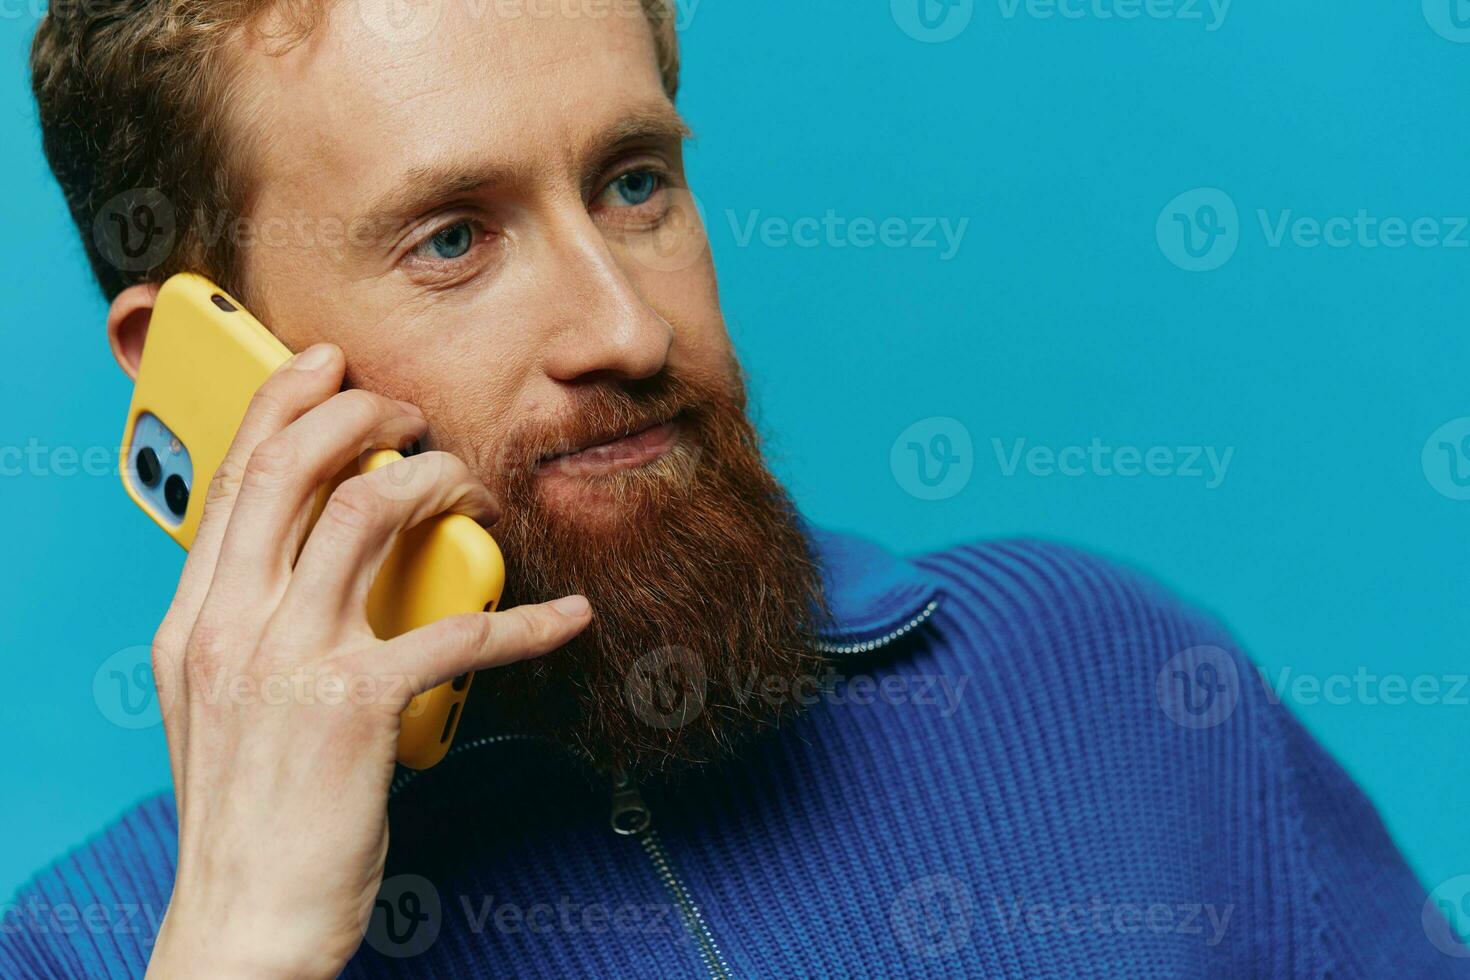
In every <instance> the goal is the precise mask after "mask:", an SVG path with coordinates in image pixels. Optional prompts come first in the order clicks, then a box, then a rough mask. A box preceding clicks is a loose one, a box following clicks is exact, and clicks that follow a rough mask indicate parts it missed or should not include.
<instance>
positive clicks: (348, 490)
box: [322, 476, 388, 531]
mask: <svg viewBox="0 0 1470 980" xmlns="http://www.w3.org/2000/svg"><path fill="white" fill-rule="evenodd" d="M387 517H388V504H387V501H386V500H385V499H384V498H383V495H382V494H381V493H379V492H378V491H377V489H376V488H375V487H374V486H373V482H372V481H371V480H369V479H367V478H366V477H363V476H354V477H352V478H351V479H350V480H345V481H343V483H342V485H341V486H339V487H338V488H337V489H336V490H334V491H333V492H332V496H331V498H330V499H328V501H327V506H326V510H325V511H324V512H323V514H322V519H323V520H330V521H332V522H333V523H335V524H337V525H339V526H341V527H344V528H348V529H350V530H359V531H360V530H366V529H368V528H373V527H377V526H378V525H380V524H382V523H383V522H384V521H385V520H386V519H387Z"/></svg>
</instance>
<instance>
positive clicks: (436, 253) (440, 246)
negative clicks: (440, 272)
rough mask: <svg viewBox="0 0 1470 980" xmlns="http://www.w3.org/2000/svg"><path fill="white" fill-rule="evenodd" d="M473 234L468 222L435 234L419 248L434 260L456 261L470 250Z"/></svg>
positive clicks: (473, 238)
mask: <svg viewBox="0 0 1470 980" xmlns="http://www.w3.org/2000/svg"><path fill="white" fill-rule="evenodd" d="M474 240H475V234H474V231H473V230H472V229H471V228H470V224H469V222H468V221H461V222H459V223H458V224H453V225H450V226H449V227H448V228H445V229H444V230H443V231H440V232H438V233H436V234H435V235H434V236H433V237H432V238H430V239H429V240H428V241H427V242H425V243H424V244H423V245H420V246H419V248H420V249H421V250H424V251H426V252H428V253H429V254H430V255H432V256H433V257H434V258H436V259H457V258H459V257H460V256H462V255H464V254H465V253H466V252H468V251H469V250H470V245H472V244H474Z"/></svg>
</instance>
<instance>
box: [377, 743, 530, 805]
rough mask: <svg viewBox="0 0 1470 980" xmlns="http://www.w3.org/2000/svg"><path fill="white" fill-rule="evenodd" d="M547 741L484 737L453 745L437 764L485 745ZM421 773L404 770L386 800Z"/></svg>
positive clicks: (390, 788) (418, 770)
mask: <svg viewBox="0 0 1470 980" xmlns="http://www.w3.org/2000/svg"><path fill="white" fill-rule="evenodd" d="M549 741H550V740H549V739H546V738H544V737H542V736H540V735H526V734H523V733H519V732H512V733H509V734H504V735H485V736H483V737H481V738H475V739H471V740H470V741H468V742H461V743H459V744H458V745H455V746H454V747H453V748H451V749H450V750H449V751H448V752H446V753H444V758H443V759H440V760H439V762H440V763H441V764H442V763H444V762H446V761H448V760H449V759H452V758H453V757H454V756H457V755H463V754H464V753H466V752H472V751H474V750H475V749H483V748H485V747H486V746H487V745H498V744H500V743H503V742H549ZM422 772H424V770H422V769H405V770H404V771H403V773H402V774H401V775H400V776H399V777H398V778H397V779H395V780H394V781H393V784H392V785H391V786H389V787H388V799H390V800H391V799H392V798H393V797H395V796H397V795H398V793H399V792H400V791H402V790H403V788H404V787H405V786H407V785H408V784H409V783H411V782H413V781H414V780H415V779H417V778H419V774H420V773H422Z"/></svg>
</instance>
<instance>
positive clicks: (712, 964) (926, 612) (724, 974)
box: [388, 599, 939, 980]
mask: <svg viewBox="0 0 1470 980" xmlns="http://www.w3.org/2000/svg"><path fill="white" fill-rule="evenodd" d="M938 608H939V600H938V599H931V600H930V601H929V602H928V603H927V604H926V605H925V606H924V608H923V609H920V610H919V611H918V612H917V613H915V614H914V615H913V616H912V617H910V618H909V620H908V621H907V622H905V623H904V624H903V625H901V626H899V627H898V628H897V629H894V630H890V631H889V632H887V633H885V634H883V635H882V636H878V637H874V638H873V639H871V640H863V641H861V642H857V643H828V642H818V643H817V644H816V648H817V650H818V651H819V652H821V653H827V654H833V655H839V656H840V655H847V654H857V653H871V652H872V651H874V650H878V649H881V648H882V647H885V646H887V645H889V644H890V643H893V642H895V641H897V640H898V639H900V638H901V637H903V636H905V635H907V634H908V633H910V632H912V631H913V630H916V629H918V628H919V627H920V626H922V625H923V624H924V623H925V622H927V621H928V619H929V617H931V616H933V615H934V611H935V610H936V609H938ZM537 741H539V742H547V743H550V742H551V740H550V739H548V738H546V737H544V736H541V735H527V734H523V733H511V734H503V735H486V736H483V737H481V738H476V739H472V740H470V741H468V742H463V743H461V744H459V745H456V746H454V747H453V748H452V749H450V750H449V751H448V752H447V753H445V756H444V759H443V760H440V761H441V764H442V762H444V761H447V760H448V759H449V758H451V757H452V756H456V755H463V754H465V753H467V752H473V751H476V750H478V749H482V748H486V747H487V746H491V745H499V744H504V743H506V742H537ZM419 772H420V771H419V770H416V769H410V770H407V771H406V772H404V773H403V774H402V775H401V776H399V777H398V779H396V780H395V781H394V782H393V785H392V786H391V787H389V790H388V797H389V799H392V798H393V797H394V796H396V795H397V794H398V793H399V792H401V791H402V790H403V789H404V788H405V787H407V786H408V785H409V784H410V783H412V782H413V781H414V780H415V779H417V778H418V776H419ZM608 822H609V824H610V825H611V827H612V830H613V833H615V834H617V835H618V836H620V837H632V838H635V839H636V840H637V841H638V843H639V844H640V845H641V846H642V847H643V852H644V853H645V854H647V855H648V860H649V862H650V863H651V864H652V865H653V870H654V872H655V873H656V874H657V875H658V878H659V880H660V881H662V882H663V885H664V888H665V889H666V890H667V891H668V893H669V895H670V896H671V897H672V898H673V899H674V907H675V908H677V909H678V910H679V918H680V920H682V921H683V923H684V928H685V930H686V931H687V932H688V933H689V935H690V937H691V938H693V940H694V942H695V945H696V946H697V947H698V949H699V958H700V959H701V960H702V961H703V962H704V965H705V969H706V970H707V971H708V973H709V976H710V978H711V980H732V978H733V977H734V974H733V973H732V972H731V971H730V964H729V963H728V962H726V960H725V955H724V954H723V953H722V952H720V946H719V943H717V942H715V937H714V933H713V932H711V931H710V927H709V923H708V922H707V921H706V920H705V918H704V913H703V912H701V911H700V910H699V905H698V904H696V903H695V901H694V898H693V896H692V895H691V894H690V892H689V889H688V887H686V886H685V884H684V881H683V879H682V878H680V877H679V873H678V872H677V871H675V870H674V861H673V858H671V857H670V856H669V852H668V850H667V849H666V848H665V847H664V845H663V841H662V840H660V839H659V836H658V831H657V830H655V829H654V827H653V811H652V810H651V809H649V806H648V804H647V803H646V802H644V800H643V795H642V794H641V793H639V792H638V785H637V783H635V782H634V781H633V778H632V777H631V776H629V775H628V773H627V772H625V771H623V770H618V771H616V772H614V773H613V784H612V809H611V813H610V814H609V818H608Z"/></svg>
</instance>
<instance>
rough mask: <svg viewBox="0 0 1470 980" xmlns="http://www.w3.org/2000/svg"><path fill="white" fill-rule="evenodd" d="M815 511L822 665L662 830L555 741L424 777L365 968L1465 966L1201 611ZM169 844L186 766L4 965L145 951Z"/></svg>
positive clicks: (400, 789) (369, 971)
mask: <svg viewBox="0 0 1470 980" xmlns="http://www.w3.org/2000/svg"><path fill="white" fill-rule="evenodd" d="M812 536H813V540H814V541H815V542H816V545H817V548H818V552H819V557H820V559H821V561H822V564H823V569H824V574H825V577H826V580H827V588H828V595H829V601H830V603H831V605H832V607H833V611H834V613H835V616H836V621H837V623H838V629H839V632H838V634H836V635H834V636H833V637H832V638H831V649H830V651H829V652H830V653H831V659H832V662H833V666H834V670H835V674H836V677H835V678H833V679H831V680H832V683H831V689H830V692H829V693H827V694H825V695H824V696H822V697H820V698H818V699H817V700H816V702H815V703H814V704H812V705H811V707H810V708H809V709H808V710H807V711H806V712H805V713H804V714H802V715H801V716H800V717H798V718H797V719H795V720H793V721H791V722H789V723H788V724H786V725H784V726H783V727H782V728H781V729H780V730H779V731H778V732H776V733H774V734H772V735H771V736H769V737H766V738H763V739H762V740H760V741H758V742H756V743H755V744H753V745H751V746H750V747H748V749H747V750H746V751H744V752H743V753H742V754H741V755H740V756H739V757H738V758H737V759H735V760H733V761H731V762H729V763H727V764H723V765H720V766H718V767H716V768H714V769H711V770H709V771H708V772H705V773H703V774H701V775H699V776H698V777H696V778H693V779H691V780H686V781H683V782H681V783H679V784H678V785H671V786H670V785H656V784H650V785H644V786H642V787H640V788H639V790H640V792H641V797H642V800H643V802H644V804H645V805H646V807H647V809H648V810H649V811H651V813H652V825H651V829H650V830H648V831H645V832H643V833H640V834H634V835H627V836H625V835H620V834H618V833H615V832H614V831H613V830H612V829H611V827H610V814H611V811H612V807H613V794H612V792H611V791H610V789H609V787H608V786H607V785H606V784H604V783H602V782H600V781H599V780H598V779H597V778H595V777H594V776H591V775H589V774H588V773H587V772H586V771H584V769H583V768H582V765H581V763H579V762H578V761H577V760H576V759H574V758H573V757H571V756H569V755H567V754H565V753H563V752H562V751H561V750H559V749H557V748H556V747H554V746H552V745H550V744H548V743H543V742H539V741H534V740H527V739H517V738H513V737H510V738H500V739H495V738H491V739H488V740H480V741H471V742H466V743H464V744H462V745H460V746H458V747H456V749H455V750H454V752H453V753H452V754H451V755H450V757H449V758H447V759H446V760H445V761H444V762H443V763H442V764H440V765H439V766H438V767H437V768H435V769H433V770H430V771H428V772H424V773H421V774H416V775H411V776H410V775H407V774H405V775H403V776H400V778H399V779H398V780H397V782H396V783H395V786H394V791H393V795H392V798H391V800H390V803H389V813H390V827H391V836H392V847H391V850H390V856H389V864H388V873H387V878H386V884H385V889H384V892H383V897H382V900H381V901H380V908H379V910H378V912H377V913H376V914H375V918H374V920H373V924H372V926H371V928H370V930H369V939H368V941H367V942H365V943H364V944H363V947H362V948H361V950H360V951H359V953H358V955H357V956H356V958H355V959H354V960H353V961H352V963H351V964H350V965H349V966H348V969H347V971H346V974H345V975H346V976H349V977H386V976H415V977H512V976H518V977H548V978H562V977H573V976H609V977H622V976H626V977H633V976H639V977H642V976H684V977H689V976H692V977H699V976H709V975H731V976H742V977H758V976H804V977H816V976H854V977H856V976H904V975H909V976H936V977H938V976H956V975H970V976H987V977H1057V978H1073V977H1127V978H1163V977H1168V978H1179V977H1242V978H1256V977H1333V978H1337V980H1345V978H1357V977H1361V978H1372V980H1380V978H1386V977H1391V978H1395V980H1398V978H1409V977H1466V976H1470V958H1459V957H1456V956H1452V955H1451V954H1452V953H1455V952H1470V949H1466V948H1464V947H1462V946H1456V945H1455V942H1456V941H1455V938H1454V934H1453V933H1451V932H1449V931H1448V930H1447V929H1446V928H1445V923H1444V922H1443V920H1440V919H1436V918H1435V917H1434V915H1435V914H1436V913H1434V911H1433V905H1432V903H1431V904H1430V908H1429V912H1428V913H1425V905H1426V901H1425V895H1424V892H1423V890H1422V889H1421V888H1420V886H1419V885H1418V884H1417V883H1416V881H1415V880H1414V878H1413V876H1412V875H1411V874H1410V872H1409V870H1408V869H1407V868H1406V866H1405V864H1404V862H1403V860H1402V858H1401V857H1400V856H1399V854H1398V853H1397V852H1396V850H1395V849H1394V847H1393V845H1392V844H1391V842H1390V841H1389V839H1388V837H1387V836H1386V834H1385V833H1384V830H1383V827H1382V825H1381V824H1380V822H1379V820H1378V817H1377V816H1376V814H1375V813H1374V811H1373V809H1372V807H1371V806H1370V805H1369V803H1368V802H1367V801H1366V800H1365V798H1364V797H1363V796H1362V794H1361V793H1360V792H1359V791H1358V789H1357V788H1356V787H1355V786H1354V785H1353V784H1352V783H1351V781H1350V780H1349V779H1348V778H1347V777H1346V776H1345V775H1344V774H1343V772H1342V771H1341V770H1340V769H1339V768H1338V767H1337V765H1336V764H1334V763H1333V762H1332V761H1331V760H1330V759H1329V758H1328V757H1327V756H1326V755H1325V754H1324V753H1323V751H1322V750H1321V749H1320V748H1319V747H1318V745H1317V744H1316V743H1315V742H1314V741H1313V740H1312V739H1311V738H1310V737H1309V736H1308V735H1307V734H1305V733H1304V731H1303V730H1302V729H1301V728H1300V727H1299V726H1298V725H1297V723H1296V722H1295V721H1294V720H1293V719H1292V717H1291V716H1290V715H1289V714H1288V713H1287V712H1286V711H1285V710H1284V709H1283V708H1282V707H1281V706H1280V705H1279V704H1276V703H1274V702H1273V700H1272V699H1271V698H1269V697H1268V696H1267V692H1266V690H1265V688H1264V686H1263V685H1262V683H1261V682H1260V681H1259V679H1258V675H1257V673H1256V672H1255V671H1254V670H1253V669H1252V668H1251V667H1250V666H1249V665H1248V662H1247V661H1246V660H1245V659H1244V658H1243V657H1242V656H1241V655H1240V654H1239V653H1238V652H1237V651H1236V648H1235V647H1234V646H1233V645H1232V641H1231V639H1230V636H1229V635H1228V633H1226V632H1225V631H1224V630H1223V629H1222V628H1221V627H1220V626H1219V625H1217V624H1216V623H1215V622H1214V621H1212V620H1211V619H1210V618H1208V617H1206V616H1204V615H1201V614H1200V613H1198V612H1196V611H1194V610H1192V609H1191V608H1189V607H1187V606H1185V605H1184V604H1181V603H1180V602H1179V601H1178V600H1176V599H1175V598H1173V597H1172V596H1170V595H1169V594H1168V593H1167V592H1165V591H1163V590H1162V589H1160V588H1159V587H1158V586H1157V585H1155V584H1153V583H1152V582H1151V581H1149V580H1147V579H1145V578H1143V577H1141V576H1139V575H1136V574H1134V573H1132V572H1129V571H1127V570H1124V569H1121V568H1119V567H1117V566H1115V565H1113V564H1111V563H1108V562H1105V561H1103V560H1100V559H1098V558H1095V557H1092V556H1090V555H1087V554H1084V553H1080V552H1078V551H1075V550H1071V549H1068V548H1065V547H1062V546H1058V545H1054V544H1045V543H1037V542H1022V541H1006V542H995V543H987V544H982V545H977V546H972V547H963V548H956V549H953V550H949V551H945V552H943V553H939V554H934V555H929V556H926V557H923V558H919V559H916V560H913V561H905V560H900V559H897V558H894V557H892V556H890V555H888V554H887V553H885V552H883V551H881V550H880V549H878V548H876V547H874V546H872V545H869V544H867V543H864V542H862V541H859V540H856V539H853V538H847V537H841V536H837V535H832V534H827V533H824V532H819V531H816V530H813V531H812ZM1176 684H1177V685H1178V686H1177V688H1176V687H1175V685H1176ZM631 799H632V798H631V796H629V795H628V794H626V793H624V795H622V796H620V797H618V800H619V801H621V805H623V806H625V807H629V806H631V807H633V808H634V813H633V815H632V819H633V822H634V824H635V825H636V823H637V817H638V812H637V810H636V806H637V804H636V802H633V803H630V802H629V801H630V800H631ZM302 830H303V832H310V828H303V829H302ZM174 857H175V819H174V813H173V808H172V802H171V794H164V795H161V796H156V797H154V798H152V799H149V800H147V801H146V802H144V803H143V804H141V805H140V806H139V807H137V808H136V809H134V810H132V811H131V812H129V813H128V814H127V815H126V816H124V817H123V818H122V820H121V821H120V822H119V823H117V824H115V825H114V826H112V827H111V828H110V829H108V830H106V831H105V832H103V833H102V834H101V835H99V836H98V837H96V838H94V839H93V840H92V841H91V842H89V843H88V844H86V845H85V846H83V847H82V848H80V849H79V850H77V851H75V852H73V853H72V854H71V855H69V856H67V857H66V858H64V859H63V860H61V861H60V862H58V863H57V864H55V865H53V866H52V867H51V868H49V869H47V870H45V871H43V872H42V873H41V874H39V875H38V876H37V877H36V878H35V879H34V880H33V881H31V882H30V883H29V884H28V885H27V886H26V887H25V888H24V889H23V890H22V891H21V893H20V894H19V895H18V896H17V897H16V899H15V900H14V903H13V904H11V905H10V906H8V907H7V912H6V915H5V918H4V920H3V922H0V976H3V977H5V978H10V977H33V976H41V977H48V978H49V977H58V976H65V977H82V976H86V977H124V976H127V977H132V976H141V975H142V973H143V972H144V969H145V965H146V961H147V957H148V950H149V948H150V946H151V943H152V939H153V933H154V929H155V926H156V921H157V919H158V917H160V916H161V915H162V912H163V909H164V907H165V905H166V903H167V900H168V895H169V891H170V887H171V881H172V870H173V862H174ZM67 908H71V909H73V910H74V912H72V913H68V912H65V911H57V910H64V909H67ZM89 910H90V911H89ZM1431 934H1434V935H1435V937H1436V940H1437V944H1436V942H1432V941H1431ZM260 941H261V942H262V943H269V942H270V941H271V938H270V937H269V936H262V937H260Z"/></svg>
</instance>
